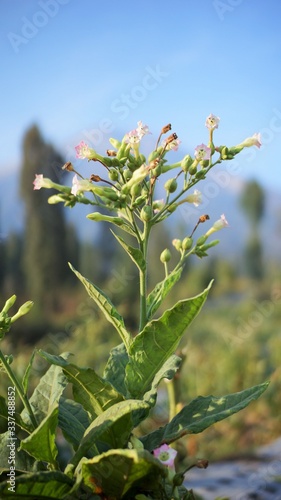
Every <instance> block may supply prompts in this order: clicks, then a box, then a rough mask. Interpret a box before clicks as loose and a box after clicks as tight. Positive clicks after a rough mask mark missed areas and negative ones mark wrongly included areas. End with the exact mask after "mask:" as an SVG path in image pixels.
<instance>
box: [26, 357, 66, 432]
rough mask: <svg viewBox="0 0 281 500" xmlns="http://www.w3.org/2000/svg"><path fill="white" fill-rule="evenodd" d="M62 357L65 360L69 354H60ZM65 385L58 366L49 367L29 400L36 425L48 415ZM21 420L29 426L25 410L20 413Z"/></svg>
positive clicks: (64, 378) (62, 374) (64, 379)
mask: <svg viewBox="0 0 281 500" xmlns="http://www.w3.org/2000/svg"><path fill="white" fill-rule="evenodd" d="M62 356H63V357H64V358H67V357H68V356H69V353H65V354H62ZM67 383H68V381H67V378H66V376H65V375H64V373H63V372H62V369H61V367H60V366H51V367H50V368H49V369H48V370H47V372H46V373H45V375H43V377H42V378H41V379H40V382H39V384H38V385H37V387H36V388H35V390H34V392H33V394H32V396H31V398H30V399H29V402H30V405H31V407H32V409H33V413H34V416H35V418H36V420H37V422H38V423H40V422H42V420H43V419H44V418H45V417H46V416H47V415H48V414H49V412H50V408H51V407H52V406H53V405H54V404H55V403H58V402H59V399H60V397H61V395H62V393H63V391H64V389H65V387H66V386H67ZM21 418H22V420H23V423H24V424H26V425H28V426H30V418H29V414H28V413H27V411H26V409H25V408H24V409H23V411H22V412H21Z"/></svg>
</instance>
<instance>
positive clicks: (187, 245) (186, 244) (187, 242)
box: [182, 236, 193, 250]
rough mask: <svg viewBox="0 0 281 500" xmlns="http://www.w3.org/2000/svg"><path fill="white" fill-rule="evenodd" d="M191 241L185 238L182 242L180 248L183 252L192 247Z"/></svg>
mask: <svg viewBox="0 0 281 500" xmlns="http://www.w3.org/2000/svg"><path fill="white" fill-rule="evenodd" d="M192 243H193V240H192V238H189V236H187V237H186V238H184V239H183V240H182V248H183V249H184V250H189V249H190V248H191V247H192Z"/></svg>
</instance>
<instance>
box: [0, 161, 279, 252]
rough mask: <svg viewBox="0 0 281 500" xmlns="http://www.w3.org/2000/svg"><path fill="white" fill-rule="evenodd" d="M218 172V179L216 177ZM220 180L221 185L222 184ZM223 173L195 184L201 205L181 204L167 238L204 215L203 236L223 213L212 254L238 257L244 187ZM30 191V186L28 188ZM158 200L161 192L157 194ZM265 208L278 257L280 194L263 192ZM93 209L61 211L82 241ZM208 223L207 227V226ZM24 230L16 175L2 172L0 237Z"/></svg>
mask: <svg viewBox="0 0 281 500" xmlns="http://www.w3.org/2000/svg"><path fill="white" fill-rule="evenodd" d="M220 172H221V178H220ZM223 179H224V182H223ZM226 180H227V177H226V176H225V177H224V176H223V171H219V170H217V171H216V173H212V172H211V173H210V175H209V177H208V178H207V179H206V180H205V181H203V182H201V183H200V184H199V185H198V189H199V190H200V191H201V192H202V195H203V203H202V204H201V205H200V206H199V207H197V208H195V207H194V206H193V205H190V204H188V203H185V204H183V205H181V207H180V209H179V210H178V211H177V212H176V213H175V214H173V215H172V216H171V217H170V219H169V228H170V234H171V239H172V238H175V237H178V231H179V230H180V231H181V232H182V236H184V235H188V234H190V232H191V231H192V229H193V227H194V226H195V224H196V222H197V220H198V217H199V216H200V215H202V214H206V213H207V214H208V215H209V216H210V221H209V222H207V223H206V226H204V228H203V227H198V229H197V234H198V236H199V235H200V234H203V233H204V232H205V230H206V229H207V227H210V226H211V224H212V223H213V222H214V221H215V220H217V219H219V218H220V215H221V214H223V213H224V214H225V216H226V218H227V220H228V222H229V226H230V227H229V228H228V229H226V230H224V231H221V232H220V233H217V235H214V238H216V237H218V238H219V239H220V245H218V246H217V247H216V250H215V252H216V255H218V254H219V255H222V254H223V255H224V256H229V257H230V258H235V257H237V258H238V257H239V254H240V252H241V251H242V249H243V247H244V245H245V242H246V239H247V233H248V232H249V223H248V220H246V219H245V216H244V214H243V212H242V210H241V209H240V207H239V196H240V195H241V192H242V190H243V188H244V186H245V182H243V181H242V180H241V179H239V178H236V177H235V178H233V179H231V180H230V182H226ZM31 189H32V187H31ZM159 198H161V193H159ZM265 199H266V209H265V215H264V218H263V220H262V223H261V235H262V238H263V244H264V249H265V253H266V256H267V257H274V258H277V259H280V258H281V193H279V192H269V191H265ZM91 211H94V210H93V207H91V206H82V205H77V206H76V207H74V208H72V209H68V208H66V209H65V215H66V218H67V220H68V221H69V222H70V223H71V224H73V225H74V227H75V228H76V230H77V233H78V235H79V237H80V238H81V239H82V240H88V241H93V238H94V237H95V234H96V231H97V226H98V225H96V224H94V223H93V222H91V221H89V219H86V215H87V214H88V213H90V212H91ZM207 224H208V226H207ZM23 227H24V205H23V203H22V202H21V200H20V198H19V176H18V173H17V172H12V173H6V174H5V175H2V176H0V237H1V238H6V237H7V235H8V234H9V233H10V232H21V231H22V230H23Z"/></svg>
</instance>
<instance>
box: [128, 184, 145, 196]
mask: <svg viewBox="0 0 281 500" xmlns="http://www.w3.org/2000/svg"><path fill="white" fill-rule="evenodd" d="M141 190H142V187H141V185H140V184H134V185H133V186H132V187H131V190H130V193H131V195H132V196H133V197H134V198H136V197H137V196H139V195H140V194H141Z"/></svg>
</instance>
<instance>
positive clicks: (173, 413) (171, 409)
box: [167, 380, 177, 422]
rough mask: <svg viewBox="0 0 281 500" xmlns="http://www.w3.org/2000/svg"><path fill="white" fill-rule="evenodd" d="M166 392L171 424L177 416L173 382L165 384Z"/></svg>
mask: <svg viewBox="0 0 281 500" xmlns="http://www.w3.org/2000/svg"><path fill="white" fill-rule="evenodd" d="M167 392H168V400H169V422H171V420H172V419H173V418H174V417H175V416H176V414H177V401H176V388H175V381H174V380H169V381H168V382H167Z"/></svg>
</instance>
